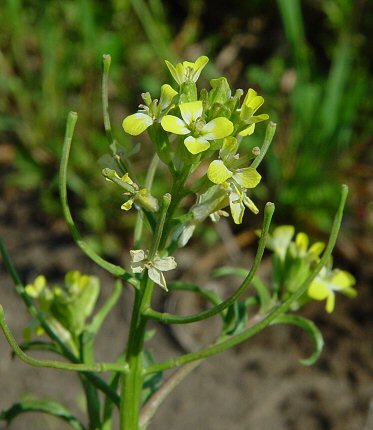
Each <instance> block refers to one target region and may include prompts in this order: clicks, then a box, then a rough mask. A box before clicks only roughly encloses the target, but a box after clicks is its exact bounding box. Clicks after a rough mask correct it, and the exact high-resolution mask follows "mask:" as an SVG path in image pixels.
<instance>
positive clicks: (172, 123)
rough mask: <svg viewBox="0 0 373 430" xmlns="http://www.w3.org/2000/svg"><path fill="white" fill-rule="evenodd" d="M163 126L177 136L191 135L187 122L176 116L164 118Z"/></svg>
mask: <svg viewBox="0 0 373 430" xmlns="http://www.w3.org/2000/svg"><path fill="white" fill-rule="evenodd" d="M161 125H162V127H163V129H164V130H166V131H168V132H170V133H175V134H182V135H183V134H189V133H190V130H189V129H188V128H187V126H186V124H185V122H184V121H183V120H182V119H180V118H178V117H177V116H174V115H166V116H164V117H163V118H162V121H161Z"/></svg>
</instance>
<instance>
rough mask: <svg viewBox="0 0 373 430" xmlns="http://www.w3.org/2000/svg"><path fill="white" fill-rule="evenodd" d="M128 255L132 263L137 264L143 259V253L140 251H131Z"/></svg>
mask: <svg viewBox="0 0 373 430" xmlns="http://www.w3.org/2000/svg"><path fill="white" fill-rule="evenodd" d="M130 254H131V260H132V262H133V263H138V262H139V261H143V260H144V259H145V252H144V251H143V250H142V249H131V251H130Z"/></svg>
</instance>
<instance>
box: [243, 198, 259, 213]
mask: <svg viewBox="0 0 373 430" xmlns="http://www.w3.org/2000/svg"><path fill="white" fill-rule="evenodd" d="M243 202H244V205H245V206H246V207H248V208H249V209H250V210H251V212H252V213H254V214H255V215H256V214H258V213H259V209H258V208H257V207H256V205H255V203H254V202H253V201H252V200H251V199H250V197H248V196H247V195H246V194H245V195H244V197H243Z"/></svg>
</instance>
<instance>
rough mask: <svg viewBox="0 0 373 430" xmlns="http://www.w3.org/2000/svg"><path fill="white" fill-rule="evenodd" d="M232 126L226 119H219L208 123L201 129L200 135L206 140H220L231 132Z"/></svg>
mask: <svg viewBox="0 0 373 430" xmlns="http://www.w3.org/2000/svg"><path fill="white" fill-rule="evenodd" d="M233 128H234V127H233V124H232V122H231V121H229V119H228V118H224V117H219V118H215V119H213V120H212V121H210V122H208V123H207V124H206V125H205V126H204V127H203V128H202V132H201V135H202V136H203V137H204V138H205V139H206V140H213V139H222V138H223V137H227V136H229V135H230V134H231V133H232V132H233Z"/></svg>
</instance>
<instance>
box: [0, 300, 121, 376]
mask: <svg viewBox="0 0 373 430" xmlns="http://www.w3.org/2000/svg"><path fill="white" fill-rule="evenodd" d="M0 326H1V329H2V331H3V333H4V336H5V338H6V340H7V341H8V343H9V345H10V346H11V348H12V349H13V351H14V353H15V354H16V355H17V356H18V357H19V358H20V359H21V360H22V361H24V362H25V363H27V364H30V365H31V366H35V367H50V368H53V369H60V370H70V371H73V372H109V371H115V372H127V371H128V367H127V366H126V365H125V364H118V363H93V364H83V363H78V364H75V363H64V362H61V361H55V360H38V359H36V358H32V357H29V356H28V355H27V354H25V353H24V352H23V351H22V349H21V348H20V347H19V346H18V344H17V341H16V340H15V339H14V337H13V335H12V333H11V331H10V329H9V327H8V324H7V323H6V320H5V313H4V309H3V307H2V306H1V305H0Z"/></svg>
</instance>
